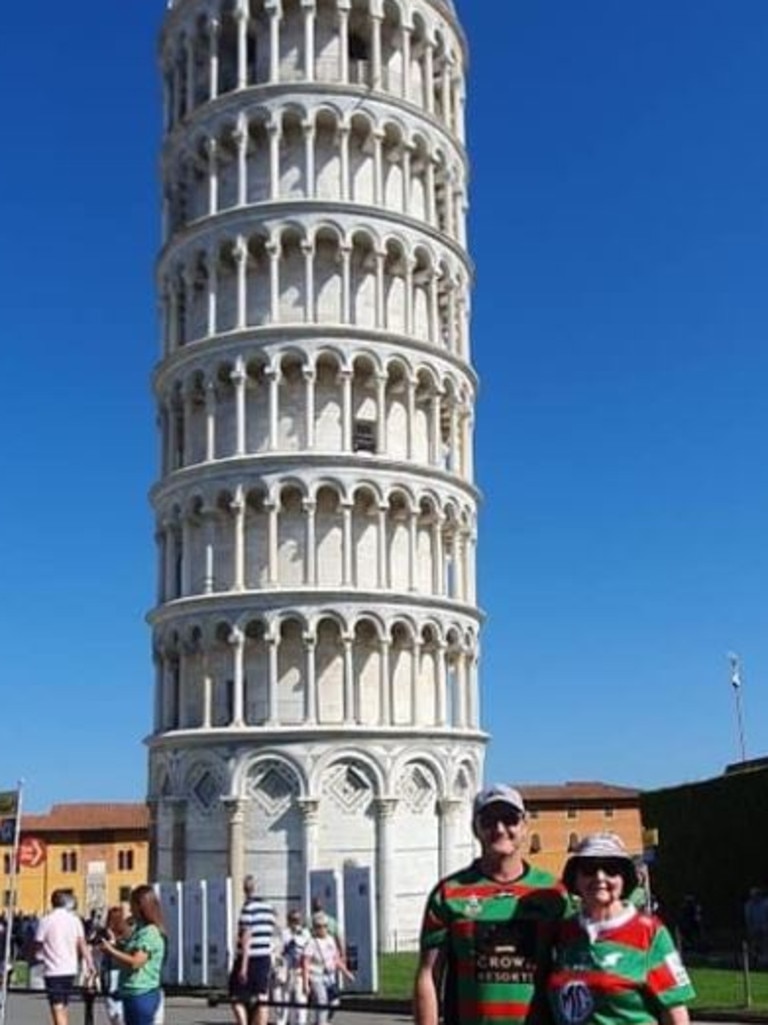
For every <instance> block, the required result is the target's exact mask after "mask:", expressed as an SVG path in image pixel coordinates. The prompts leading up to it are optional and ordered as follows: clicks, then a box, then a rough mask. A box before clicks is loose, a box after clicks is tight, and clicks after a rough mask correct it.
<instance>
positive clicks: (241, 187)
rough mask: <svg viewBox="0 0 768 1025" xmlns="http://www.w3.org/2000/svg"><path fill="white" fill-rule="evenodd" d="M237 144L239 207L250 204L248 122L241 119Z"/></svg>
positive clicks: (236, 134)
mask: <svg viewBox="0 0 768 1025" xmlns="http://www.w3.org/2000/svg"><path fill="white" fill-rule="evenodd" d="M234 139H235V142H236V143H237V205H238V206H245V205H246V203H247V202H248V120H247V118H246V117H244V116H243V117H241V118H239V119H238V122H237V131H236V132H235V135H234Z"/></svg>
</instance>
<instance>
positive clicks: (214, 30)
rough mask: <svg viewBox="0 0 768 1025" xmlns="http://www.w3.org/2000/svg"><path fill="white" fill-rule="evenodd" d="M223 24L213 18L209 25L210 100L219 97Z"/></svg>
mask: <svg viewBox="0 0 768 1025" xmlns="http://www.w3.org/2000/svg"><path fill="white" fill-rule="evenodd" d="M220 32H221V23H220V22H219V21H218V20H217V19H216V18H212V19H211V21H210V22H209V23H208V45H209V47H210V51H211V52H210V60H209V64H208V76H209V77H208V99H209V100H215V99H216V97H217V96H218V95H219V34H220Z"/></svg>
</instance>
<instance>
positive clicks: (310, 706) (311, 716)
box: [304, 634, 318, 723]
mask: <svg viewBox="0 0 768 1025" xmlns="http://www.w3.org/2000/svg"><path fill="white" fill-rule="evenodd" d="M315 643H316V642H315V638H314V637H313V636H312V634H304V654H305V656H306V667H305V671H306V677H307V705H306V712H307V722H309V723H316V722H317V720H318V707H317V679H316V673H315Z"/></svg>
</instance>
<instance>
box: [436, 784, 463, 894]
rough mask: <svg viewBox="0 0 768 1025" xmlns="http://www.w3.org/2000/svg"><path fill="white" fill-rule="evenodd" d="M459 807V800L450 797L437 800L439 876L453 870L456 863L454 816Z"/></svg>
mask: <svg viewBox="0 0 768 1025" xmlns="http://www.w3.org/2000/svg"><path fill="white" fill-rule="evenodd" d="M460 809H461V801H458V800H456V798H452V797H443V798H441V799H440V800H439V801H438V802H437V810H438V815H439V821H440V853H439V859H440V870H439V874H440V875H441V876H446V875H448V874H449V872H451V871H453V868H454V866H455V864H456V858H455V854H454V851H455V849H456V817H457V815H458V812H459V811H460Z"/></svg>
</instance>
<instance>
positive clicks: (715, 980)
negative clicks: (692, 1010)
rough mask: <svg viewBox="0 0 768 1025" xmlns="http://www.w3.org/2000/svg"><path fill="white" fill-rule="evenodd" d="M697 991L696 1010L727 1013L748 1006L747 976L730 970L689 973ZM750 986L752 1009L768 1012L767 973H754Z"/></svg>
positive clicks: (709, 969) (700, 969) (711, 969)
mask: <svg viewBox="0 0 768 1025" xmlns="http://www.w3.org/2000/svg"><path fill="white" fill-rule="evenodd" d="M689 971H690V974H691V979H692V980H693V985H694V988H695V990H696V1000H695V1001H694V1003H693V1007H712V1008H716V1007H722V1008H725V1009H730V1010H732V1009H735V1008H739V1007H741V1008H743V1007H746V1006H747V1002H746V995H745V992H744V975H743V973H742V972H740V971H732V970H729V969H727V968H691V969H689ZM749 984H750V989H751V993H752V1003H751V1005H750V1007H751V1008H752V1009H753V1010H755V1011H766V1012H768V973H766V972H751V973H750V976H749Z"/></svg>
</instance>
